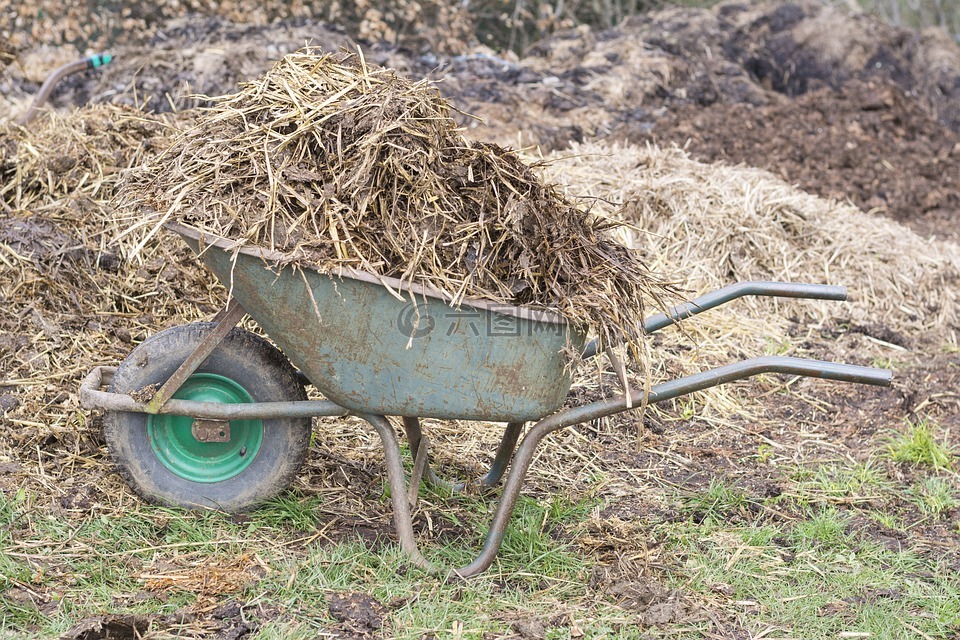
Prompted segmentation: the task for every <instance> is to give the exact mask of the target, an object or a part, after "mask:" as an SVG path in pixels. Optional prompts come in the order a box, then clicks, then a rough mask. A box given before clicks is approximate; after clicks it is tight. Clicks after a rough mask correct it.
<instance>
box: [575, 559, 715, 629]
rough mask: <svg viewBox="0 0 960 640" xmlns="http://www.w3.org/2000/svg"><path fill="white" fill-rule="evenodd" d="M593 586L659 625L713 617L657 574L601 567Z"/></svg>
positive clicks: (649, 624)
mask: <svg viewBox="0 0 960 640" xmlns="http://www.w3.org/2000/svg"><path fill="white" fill-rule="evenodd" d="M590 586H591V587H593V588H595V589H598V590H599V591H602V592H603V593H604V594H605V595H606V596H607V597H608V598H610V599H611V600H613V601H614V602H616V603H617V604H618V605H619V606H621V607H623V608H624V609H626V610H628V611H631V612H634V613H636V614H637V615H638V616H639V618H638V619H639V620H640V624H641V625H643V626H645V627H655V626H661V625H668V624H678V623H682V624H687V623H693V622H703V621H706V620H708V619H709V617H708V616H707V614H706V610H705V609H704V608H703V607H702V606H700V605H699V604H697V603H696V602H694V601H693V600H692V599H691V598H690V597H689V596H687V595H685V594H684V593H682V592H681V591H679V590H678V589H670V588H668V587H666V586H665V585H664V584H663V583H661V582H660V581H659V580H657V579H656V578H655V577H652V576H647V575H643V574H639V573H637V574H634V573H633V572H632V571H630V570H626V571H625V570H624V569H623V568H618V567H597V568H595V569H594V571H593V575H592V576H591V577H590Z"/></svg>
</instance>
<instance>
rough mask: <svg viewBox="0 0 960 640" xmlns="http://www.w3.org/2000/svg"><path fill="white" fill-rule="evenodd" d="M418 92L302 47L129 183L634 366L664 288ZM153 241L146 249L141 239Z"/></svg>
mask: <svg viewBox="0 0 960 640" xmlns="http://www.w3.org/2000/svg"><path fill="white" fill-rule="evenodd" d="M450 112H451V107H450V105H449V104H448V103H447V102H446V101H445V100H444V99H443V98H441V96H440V94H439V92H438V91H437V90H436V88H435V87H434V86H432V85H431V84H430V83H429V82H427V81H420V82H411V81H409V80H407V79H404V78H403V77H401V76H399V75H397V74H396V73H395V72H394V71H392V70H388V69H384V68H379V67H375V66H373V65H370V64H367V63H366V62H365V61H364V59H363V57H362V54H355V53H347V52H341V53H338V54H328V53H322V52H320V51H319V50H316V49H310V48H307V49H301V50H300V51H298V52H296V53H294V54H291V55H288V56H286V57H285V58H283V59H282V60H281V61H280V62H278V63H277V64H276V65H275V66H274V67H273V69H272V70H270V71H269V72H267V73H266V74H265V75H263V76H262V77H260V78H259V79H257V80H255V81H253V82H249V83H245V84H242V85H241V86H240V89H239V91H238V92H237V93H235V94H232V95H227V96H221V97H218V98H214V99H213V102H212V106H211V107H210V108H209V109H206V110H205V111H204V113H202V114H201V115H200V117H199V118H198V120H197V125H196V126H195V127H194V128H192V129H191V130H188V131H186V132H184V134H183V135H182V136H181V137H180V138H179V139H178V140H177V141H175V143H174V144H173V145H172V147H171V148H170V149H169V150H168V151H167V152H166V153H165V154H162V155H161V156H159V158H158V159H157V160H156V161H155V162H153V163H152V164H150V165H149V166H147V167H145V169H144V171H142V172H140V173H139V175H137V176H135V177H134V178H132V179H131V180H130V181H128V184H127V185H126V187H125V188H124V198H125V199H126V200H127V201H130V202H142V203H144V204H145V205H146V206H147V207H148V208H152V210H153V211H154V214H153V217H152V218H148V219H145V220H144V221H143V222H142V223H141V226H140V227H139V229H140V231H141V232H142V231H144V230H145V229H148V228H149V229H150V231H149V235H152V234H153V233H156V232H157V230H158V227H159V224H158V223H160V222H166V221H170V220H175V221H180V222H184V223H186V224H189V225H192V226H194V227H197V228H199V229H201V230H204V231H206V232H210V233H213V234H215V235H219V236H222V237H226V238H229V239H233V240H236V241H237V244H238V246H239V245H247V246H256V247H261V248H266V249H270V250H275V251H280V252H284V253H285V254H286V255H287V256H289V261H290V262H291V263H295V264H300V265H311V266H313V267H317V268H319V269H320V270H321V271H325V272H331V273H335V272H336V271H337V269H339V268H341V267H351V268H356V269H361V270H364V271H369V272H373V273H376V274H379V275H383V276H392V277H396V278H400V279H401V280H402V281H403V282H405V283H411V284H419V285H424V286H427V287H432V288H434V289H437V290H439V291H441V292H442V293H443V294H445V295H446V296H448V297H449V298H450V299H451V300H452V301H453V303H454V304H459V303H460V302H462V301H464V300H465V299H469V298H484V299H487V300H492V301H494V302H497V303H506V304H514V305H525V306H532V307H535V308H544V309H551V310H555V311H557V312H559V313H560V314H562V315H563V316H564V317H565V318H567V319H568V320H569V321H572V322H573V323H575V324H578V325H581V326H587V327H590V328H591V329H592V330H594V331H595V332H596V333H597V334H598V336H599V337H600V338H601V340H602V341H603V343H604V344H612V343H614V342H616V341H618V340H625V341H626V342H627V343H628V344H629V345H630V346H631V351H632V356H633V357H634V358H635V359H637V360H638V361H640V360H642V359H643V358H642V353H643V352H642V350H641V349H640V347H641V345H642V340H641V336H640V333H641V330H640V329H639V325H640V323H641V320H642V318H643V316H644V313H645V306H647V305H649V304H651V302H652V303H653V304H654V305H656V306H662V303H661V300H662V299H663V298H664V297H665V296H666V295H667V294H669V293H670V287H669V285H667V284H666V283H665V282H664V281H663V280H662V279H661V278H659V277H657V276H656V275H655V274H653V273H652V272H651V271H650V270H649V269H647V267H646V266H645V265H644V263H643V262H642V261H641V259H640V256H639V254H637V253H634V252H632V251H630V250H628V249H627V248H625V247H624V246H623V245H621V244H619V243H617V242H616V241H614V240H613V239H612V238H611V236H610V234H609V232H610V231H611V230H612V229H613V228H614V227H616V226H618V225H619V224H620V223H617V222H613V221H611V220H609V219H605V218H602V217H598V216H594V215H591V214H590V213H589V212H587V211H584V210H582V209H581V208H579V207H577V206H576V205H575V204H574V203H573V202H571V201H570V200H568V199H567V198H565V197H564V195H563V194H562V193H561V191H560V190H559V188H557V187H556V186H553V185H549V184H545V183H544V182H543V180H542V179H541V178H540V177H539V176H538V175H537V174H536V173H535V172H534V171H533V170H532V169H531V167H529V166H527V165H526V164H524V163H523V162H522V161H521V160H520V159H519V158H518V156H517V155H516V154H515V153H514V152H512V151H509V150H506V149H503V148H501V147H498V146H495V145H492V144H484V143H477V142H471V141H468V140H467V139H465V138H464V137H463V136H462V135H461V132H460V130H458V128H457V125H456V124H455V122H454V120H453V119H452V118H451V117H450ZM143 242H146V239H144V240H143Z"/></svg>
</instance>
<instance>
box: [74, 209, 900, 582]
mask: <svg viewBox="0 0 960 640" xmlns="http://www.w3.org/2000/svg"><path fill="white" fill-rule="evenodd" d="M167 227H168V228H169V229H171V230H173V231H174V232H176V233H177V234H179V235H180V236H181V237H182V238H183V239H184V240H185V241H186V242H187V243H188V244H189V245H190V247H191V248H192V249H193V250H194V251H195V252H196V253H197V254H198V256H199V257H200V259H201V260H202V262H203V263H204V264H205V265H206V266H207V267H208V268H209V269H210V270H211V271H213V272H214V274H216V276H217V278H219V280H220V281H221V282H222V283H223V284H224V286H225V287H227V288H228V290H229V292H230V302H229V303H228V304H227V305H226V306H225V307H224V308H223V309H222V310H221V311H220V312H219V313H218V314H217V316H216V317H215V318H214V319H213V321H212V322H201V323H193V324H189V325H184V326H178V327H173V328H171V329H167V330H165V331H162V332H160V333H158V334H156V335H154V336H153V337H151V338H149V339H148V340H146V341H144V342H143V343H141V344H140V345H138V346H137V347H136V348H135V349H134V350H133V351H132V352H131V353H130V355H129V356H128V357H127V358H126V359H125V360H124V361H123V362H122V363H121V364H120V366H119V367H97V368H96V369H94V370H93V371H92V372H91V373H90V374H89V375H88V376H87V377H86V379H85V380H84V381H83V383H82V384H81V387H80V398H81V402H82V404H83V406H84V407H86V408H90V409H101V410H103V411H104V412H105V414H104V434H105V437H106V441H107V444H108V448H109V449H110V452H111V455H112V457H113V458H114V460H115V461H116V462H117V466H118V468H119V470H120V472H121V474H122V475H123V476H124V478H125V479H126V480H127V482H128V483H129V484H130V485H131V487H132V488H133V489H134V490H135V491H137V492H138V493H139V494H140V495H141V496H143V497H144V498H146V499H148V500H151V501H154V502H160V503H164V504H170V505H179V506H186V507H212V508H218V509H223V510H227V511H236V510H243V509H247V508H250V507H252V506H254V505H256V504H258V503H260V502H263V501H264V500H266V499H268V498H270V497H272V496H275V495H276V494H277V493H278V492H279V491H281V490H282V489H284V488H285V487H286V486H287V485H288V484H289V482H290V481H291V480H292V479H293V477H294V476H295V474H296V473H297V471H298V469H299V467H300V465H301V463H302V462H303V460H304V459H305V457H306V455H307V449H308V445H309V442H310V436H311V427H312V421H311V418H313V417H315V416H316V417H319V416H345V415H355V416H359V417H360V418H363V419H364V420H366V421H367V422H368V423H370V425H372V426H373V428H374V429H375V430H376V431H377V433H378V434H379V436H380V439H381V440H382V442H383V447H384V454H385V463H386V469H387V478H388V482H389V487H390V497H391V501H392V506H393V512H394V524H395V527H396V531H397V535H398V538H399V540H400V544H401V546H402V548H403V550H404V552H405V553H406V554H407V555H408V557H409V558H410V560H411V561H412V563H413V564H415V565H417V566H419V567H422V568H424V569H427V570H429V571H440V569H439V568H438V567H436V566H435V565H433V564H432V563H430V562H429V561H428V560H426V559H425V558H424V556H423V555H422V554H421V553H420V550H419V549H418V546H417V542H416V539H415V537H414V532H413V525H412V519H411V511H412V505H413V504H415V501H416V496H417V491H418V488H419V486H420V484H421V481H427V482H432V483H437V484H443V482H442V481H441V480H440V479H439V478H437V476H436V475H435V474H434V473H433V472H432V471H431V470H430V467H429V463H428V460H427V459H428V455H427V449H428V445H427V438H425V437H424V435H423V433H422V431H421V427H420V418H422V417H430V418H440V419H460V420H483V421H489V422H505V423H506V427H505V429H504V432H503V437H502V439H501V441H500V444H499V446H498V450H497V452H496V455H495V457H494V459H493V462H492V463H491V466H490V469H489V471H488V472H487V473H486V475H484V476H483V477H482V478H480V479H479V482H480V483H481V484H482V485H486V486H493V485H496V484H498V483H499V482H500V480H501V479H502V478H503V477H504V475H505V472H506V470H507V468H508V467H509V474H507V475H506V482H505V484H504V487H503V490H502V495H501V498H500V502H499V505H498V507H497V510H496V513H495V515H494V517H493V520H492V522H491V525H490V529H489V531H488V533H487V535H486V540H485V543H484V545H483V548H482V550H481V551H480V553H479V555H478V556H477V557H476V559H474V560H473V562H471V563H470V564H468V565H466V566H463V567H460V568H457V569H453V570H452V571H453V573H455V574H456V575H459V576H463V577H469V576H473V575H476V574H478V573H480V572H482V571H484V570H485V569H487V568H488V567H489V566H490V565H491V563H492V562H493V561H494V558H495V557H496V554H497V551H498V549H499V547H500V544H501V541H502V539H503V536H504V532H505V530H506V528H507V525H508V521H509V519H510V516H511V514H512V513H513V511H514V507H515V505H516V501H517V498H518V496H519V493H520V488H521V485H522V483H523V480H524V477H525V476H526V473H527V470H528V468H529V466H530V463H531V460H532V459H533V456H534V452H535V450H536V448H537V446H538V444H539V443H540V441H541V440H543V438H544V436H546V435H547V434H549V433H551V432H553V431H556V430H557V429H562V428H564V427H568V426H571V425H576V424H580V423H584V422H588V421H592V420H597V419H599V418H603V417H605V416H609V415H613V414H615V413H619V412H623V411H627V410H630V409H632V408H636V407H640V406H643V405H644V404H646V403H657V402H663V401H665V400H669V399H671V398H676V397H678V396H681V395H684V394H688V393H691V392H694V391H699V390H703V389H707V388H710V387H713V386H716V385H720V384H724V383H727V382H731V381H734V380H740V379H743V378H747V377H750V376H754V375H757V374H761V373H780V374H790V375H796V376H810V377H816V378H826V379H829V380H839V381H845V382H856V383H864V384H871V385H889V384H890V381H891V372H890V371H889V370H885V369H876V368H871V367H862V366H855V365H848V364H836V363H830V362H821V361H816V360H807V359H800V358H792V357H773V356H769V357H758V358H753V359H748V360H744V361H741V362H737V363H733V364H729V365H726V366H722V367H719V368H717V369H714V370H710V371H705V372H702V373H697V374H694V375H690V376H687V377H683V378H680V379H676V380H671V381H667V382H663V383H660V384H656V385H654V386H652V387H651V388H649V389H648V390H645V391H644V390H634V391H629V390H627V389H625V391H624V393H623V394H621V395H618V396H615V397H610V398H607V399H602V400H597V401H595V402H590V403H588V404H585V405H581V406H574V407H566V408H564V406H563V405H564V403H565V401H566V398H567V393H568V392H569V390H570V386H571V382H572V381H571V373H570V371H569V369H568V367H567V366H566V362H567V355H565V352H566V353H569V352H568V351H567V350H569V349H575V350H579V351H580V352H581V353H582V355H583V357H584V358H591V357H594V356H596V355H597V351H598V345H597V343H596V341H587V340H586V336H585V335H584V334H583V333H582V332H581V331H580V330H579V329H578V328H577V327H575V326H572V325H571V324H569V323H567V322H565V321H564V319H563V318H562V317H560V316H559V315H557V314H554V313H551V312H549V311H539V310H533V309H528V308H522V307H514V306H509V305H502V304H495V303H493V302H490V301H485V300H466V301H464V302H463V303H461V304H458V305H452V304H450V302H449V299H448V298H447V297H445V295H444V294H443V293H441V292H439V291H435V290H431V289H428V288H425V287H421V286H417V285H412V284H405V283H402V282H400V281H399V280H395V279H392V278H386V277H381V276H376V275H373V274H370V273H366V272H361V271H356V270H351V269H346V268H345V269H342V270H339V271H337V272H336V273H321V272H319V271H317V270H314V269H311V268H309V267H306V266H303V265H300V266H295V265H293V264H291V261H290V256H288V255H284V254H280V253H277V252H272V251H269V250H265V249H261V248H252V247H245V246H244V247H238V246H237V245H236V243H234V242H233V241H230V240H227V239H224V238H220V237H215V236H212V235H209V234H206V233H203V232H201V231H199V230H197V229H195V228H193V227H190V226H186V225H182V224H174V223H171V224H168V225H167ZM748 295H755V296H780V297H790V298H814V299H826V300H844V299H845V297H846V291H845V289H844V288H843V287H838V286H827V285H816V284H793V283H779V282H743V283H739V284H733V285H730V286H728V287H724V288H722V289H719V290H717V291H714V292H712V293H708V294H706V295H704V296H701V297H699V298H697V299H695V300H693V301H691V302H687V303H685V304H681V305H678V306H676V307H673V308H672V309H670V310H669V311H668V313H665V314H657V315H654V316H652V317H650V318H648V319H647V320H646V321H645V322H644V326H643V330H644V331H645V332H646V333H652V332H654V331H657V330H659V329H662V328H664V327H666V326H669V325H671V324H674V323H676V322H678V321H680V320H682V319H685V318H689V317H691V316H693V315H695V314H698V313H700V312H703V311H706V310H708V309H712V308H714V307H716V306H718V305H721V304H724V303H726V302H728V301H730V300H733V299H735V298H739V297H742V296H748ZM247 313H249V314H250V316H251V317H252V318H253V319H254V320H255V321H256V322H257V324H258V325H259V326H260V327H261V328H262V329H263V331H264V332H265V333H266V334H267V335H268V336H270V338H271V339H272V340H273V341H274V342H275V343H276V345H278V346H279V347H280V349H277V347H275V346H274V345H273V344H271V343H270V342H268V341H267V340H265V339H263V338H261V337H259V336H257V335H255V334H252V333H250V332H248V331H244V330H241V329H240V328H239V327H237V324H238V323H239V322H240V320H241V319H242V318H243V317H244V315H245V314H247ZM281 350H282V351H281ZM306 384H312V385H313V386H314V387H315V388H316V389H317V390H318V391H319V392H320V393H321V394H322V396H323V397H324V398H326V399H325V400H309V399H308V396H307V393H306V390H305V385H306ZM105 387H106V389H107V390H104V388H105ZM386 416H398V417H401V418H402V421H403V426H404V430H405V432H406V436H407V439H408V443H409V447H410V451H411V455H412V458H413V467H412V471H411V473H410V480H409V483H408V482H407V478H406V472H405V470H404V466H403V458H402V453H401V449H400V445H399V443H398V440H397V435H396V433H395V431H394V428H393V426H392V425H391V423H390V422H389V421H388V419H387V417H386ZM528 422H533V423H534V424H533V426H532V427H530V428H529V429H526V433H525V435H524V431H525V425H526V424H527V423H528ZM521 436H523V437H522V440H521ZM518 442H519V446H518ZM446 486H447V487H448V488H450V489H454V490H455V489H457V488H458V487H457V486H456V485H451V484H447V485H446Z"/></svg>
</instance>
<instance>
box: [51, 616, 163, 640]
mask: <svg viewBox="0 0 960 640" xmlns="http://www.w3.org/2000/svg"><path fill="white" fill-rule="evenodd" d="M149 629H150V619H149V618H146V617H143V616H135V615H107V616H98V617H96V618H88V619H86V620H83V621H81V622H79V623H77V624H76V625H74V626H72V627H71V628H70V630H69V631H67V632H66V633H64V634H63V635H62V636H60V640H140V639H141V638H143V637H144V636H145V635H146V633H147V631H148V630H149Z"/></svg>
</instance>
